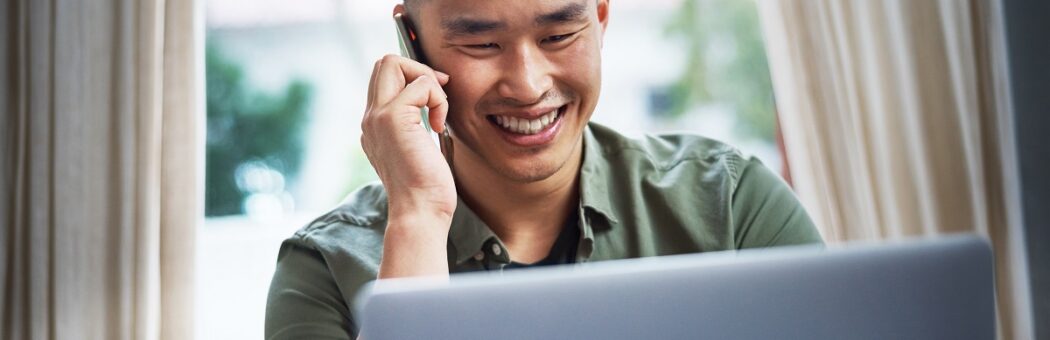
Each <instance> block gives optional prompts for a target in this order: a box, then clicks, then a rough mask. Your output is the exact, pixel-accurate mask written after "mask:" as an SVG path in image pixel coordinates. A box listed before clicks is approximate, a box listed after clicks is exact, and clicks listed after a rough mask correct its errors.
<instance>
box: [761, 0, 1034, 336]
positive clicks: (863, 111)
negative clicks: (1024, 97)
mask: <svg viewBox="0 0 1050 340" xmlns="http://www.w3.org/2000/svg"><path fill="white" fill-rule="evenodd" d="M999 6H1000V5H999V3H998V1H995V0H939V1H938V0H921V1H915V0H877V1H872V0H854V1H844V0H760V1H759V11H760V15H761V18H762V22H763V30H764V32H765V38H766V46H767V52H768V55H769V60H770V69H771V73H772V77H773V84H774V90H775V93H776V96H777V107H778V110H779V112H780V121H781V122H782V129H783V133H784V142H785V145H786V149H787V159H788V160H789V164H790V169H791V173H792V175H793V179H794V184H795V188H796V190H797V192H798V194H799V196H800V198H801V200H802V201H803V204H805V206H806V208H807V209H808V210H809V212H810V213H811V215H813V218H814V220H815V221H816V222H817V223H818V225H819V226H820V228H821V232H822V233H823V235H824V237H825V238H826V239H827V240H829V241H831V242H838V241H847V240H871V239H895V238H901V237H907V236H915V235H936V234H942V233H954V232H974V233H978V234H981V235H984V236H986V237H988V239H989V240H990V241H991V243H992V245H993V247H994V250H995V256H996V276H997V277H996V282H997V290H998V292H997V298H998V309H999V326H1000V327H999V329H1000V338H1005V339H1028V338H1032V336H1033V333H1032V332H1033V331H1032V320H1031V314H1030V304H1029V300H1028V299H1029V298H1028V286H1027V282H1028V280H1027V276H1026V275H1027V274H1026V263H1025V260H1024V242H1023V234H1022V232H1023V230H1022V228H1021V221H1020V213H1019V211H1018V210H1017V209H1019V208H1017V207H1019V204H1018V201H1017V200H1018V196H1017V195H1018V183H1017V181H1016V178H1017V175H1016V174H1017V169H1016V164H1017V163H1016V160H1015V159H1014V157H1015V156H1014V155H1015V153H1014V151H1013V150H1014V146H1013V135H1012V132H1011V131H1012V130H1011V127H1012V123H1011V118H1010V104H1009V98H1008V96H1007V95H1006V94H1007V93H1008V92H1007V90H1008V89H1007V88H1006V87H1007V84H1008V83H1007V82H1006V79H1005V77H1006V74H1007V70H1006V65H1005V60H1006V59H1005V56H1004V55H1003V53H1004V52H1003V51H1005V45H1004V41H1003V39H1004V38H1003V32H1002V29H1003V28H1002V27H1003V24H1002V22H1001V18H1002V16H1001V13H1000V9H999Z"/></svg>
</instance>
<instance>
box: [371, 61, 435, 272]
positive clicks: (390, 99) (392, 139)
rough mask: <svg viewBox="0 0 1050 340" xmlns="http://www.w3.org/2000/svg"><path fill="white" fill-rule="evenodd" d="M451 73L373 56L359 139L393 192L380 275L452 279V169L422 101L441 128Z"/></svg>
mask: <svg viewBox="0 0 1050 340" xmlns="http://www.w3.org/2000/svg"><path fill="white" fill-rule="evenodd" d="M448 80H449V77H448V75H445V74H443V73H440V72H436V71H434V70H432V69H431V68H430V67H427V66H426V65H423V64H420V63H418V62H416V61H413V60H411V59H407V58H402V57H399V56H395V55H388V56H386V57H383V59H380V60H379V61H376V64H375V68H374V69H373V70H372V80H371V82H370V83H369V91H368V106H367V109H366V111H365V115H364V118H363V120H362V122H361V129H362V135H361V145H362V147H363V148H364V151H365V154H366V155H368V160H369V162H370V163H372V166H373V167H374V168H375V169H376V173H377V174H378V175H379V179H380V180H381V181H382V182H383V186H384V187H385V188H386V191H387V194H388V210H387V216H388V224H387V228H386V235H385V238H384V241H383V244H384V246H383V258H382V261H381V263H380V267H379V278H380V279H384V278H395V277H408V276H437V277H445V278H447V277H448V263H447V254H446V251H447V250H446V240H447V239H448V231H449V228H450V226H451V224H452V215H453V213H454V212H455V208H456V187H455V182H453V179H452V171H451V169H450V168H449V166H448V163H446V161H445V158H444V156H442V154H441V152H440V150H438V149H437V147H435V145H434V144H433V142H432V141H431V138H430V135H429V132H427V131H426V129H424V127H423V126H422V125H420V123H421V121H422V117H421V116H420V112H419V110H420V107H423V106H426V107H429V108H430V115H429V118H430V121H429V122H426V123H427V124H430V125H431V127H432V128H433V130H434V131H437V132H441V131H443V130H444V122H445V117H446V116H447V114H448V101H447V99H446V96H445V93H444V90H442V89H441V85H442V84H445V83H447V82H448Z"/></svg>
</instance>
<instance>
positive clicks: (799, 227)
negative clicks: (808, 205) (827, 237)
mask: <svg viewBox="0 0 1050 340" xmlns="http://www.w3.org/2000/svg"><path fill="white" fill-rule="evenodd" d="M738 166H739V167H740V170H738V172H739V173H740V176H739V179H738V180H737V186H736V189H735V190H734V192H733V199H732V218H733V225H734V228H735V229H736V240H735V241H736V247H737V248H738V249H743V248H756V247H774V246H781V245H794V244H823V243H824V241H823V239H821V237H820V233H819V232H818V231H817V228H816V226H815V225H814V224H813V221H812V220H810V218H809V215H808V214H806V210H805V209H804V208H803V207H802V204H801V203H800V202H799V201H798V198H797V197H795V193H794V192H793V191H792V190H791V188H790V187H788V186H787V184H786V183H784V181H783V180H781V179H780V177H779V176H777V175H776V174H774V173H773V172H772V171H770V170H769V169H768V168H766V167H765V166H763V165H762V163H761V162H759V161H758V160H756V159H754V158H750V159H739V163H738Z"/></svg>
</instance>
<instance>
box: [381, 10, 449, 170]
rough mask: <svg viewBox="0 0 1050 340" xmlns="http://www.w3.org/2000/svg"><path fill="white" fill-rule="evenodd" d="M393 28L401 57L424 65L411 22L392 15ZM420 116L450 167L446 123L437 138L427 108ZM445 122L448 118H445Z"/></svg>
mask: <svg viewBox="0 0 1050 340" xmlns="http://www.w3.org/2000/svg"><path fill="white" fill-rule="evenodd" d="M394 26H396V27H397V41H398V45H399V47H400V48H401V56H402V57H405V58H409V59H412V60H415V61H418V62H420V63H421V64H424V65H426V64H427V61H426V58H425V57H423V52H422V51H423V49H422V48H420V47H419V36H417V35H416V32H415V28H414V27H412V22H411V21H410V20H408V18H407V17H405V15H404V14H402V13H397V14H394ZM420 114H421V115H422V118H423V127H424V128H426V130H427V131H428V132H430V134H431V137H432V138H433V139H434V143H435V144H437V145H438V148H440V149H441V153H442V154H444V155H445V161H446V162H448V166H449V168H451V167H452V136H451V135H450V134H449V128H448V123H447V122H446V123H445V129H444V131H442V133H441V135H440V136H439V135H438V134H437V133H436V132H434V130H433V129H431V128H430V110H429V109H428V108H427V107H425V106H424V107H422V108H420ZM445 120H446V121H447V120H448V118H447V117H446V118H445Z"/></svg>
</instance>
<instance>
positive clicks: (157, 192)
mask: <svg viewBox="0 0 1050 340" xmlns="http://www.w3.org/2000/svg"><path fill="white" fill-rule="evenodd" d="M198 12H199V11H198V8H197V4H196V3H195V1H192V0H185V1H177V0H173V1H164V0H92V1H81V0H10V1H4V2H3V4H0V51H2V52H0V58H2V60H0V84H2V86H3V87H2V89H0V110H2V112H3V116H2V118H0V119H2V120H0V133H2V135H0V158H2V164H0V223H3V225H2V226H3V229H2V231H0V267H2V268H0V269H2V273H3V274H2V277H0V292H2V295H0V338H3V339H49V338H56V339H157V338H163V339H189V338H192V336H193V322H192V321H193V317H192V308H193V303H192V302H193V294H192V293H193V284H194V275H193V266H192V264H193V260H194V256H193V255H194V249H193V245H194V237H195V227H196V225H197V224H198V221H199V219H200V216H202V214H201V212H202V202H201V197H203V196H202V195H201V188H202V180H203V178H202V177H203V176H202V173H203V171H202V169H203V168H202V165H203V161H202V158H203V157H202V155H201V150H203V147H202V146H203V145H202V143H203V133H204V131H203V129H202V127H201V126H202V124H203V120H202V117H203V113H202V108H201V107H200V105H199V104H198V103H199V102H200V101H202V100H203V96H202V94H203V88H202V87H203V86H201V83H202V79H201V76H200V75H202V74H203V70H202V69H201V67H202V62H200V60H203V58H202V57H201V56H200V55H201V54H202V46H201V45H202V43H201V41H202V40H201V38H202V37H201V35H202V34H201V32H202V29H201V28H202V25H201V22H200V21H201V20H200V15H199V14H198Z"/></svg>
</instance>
